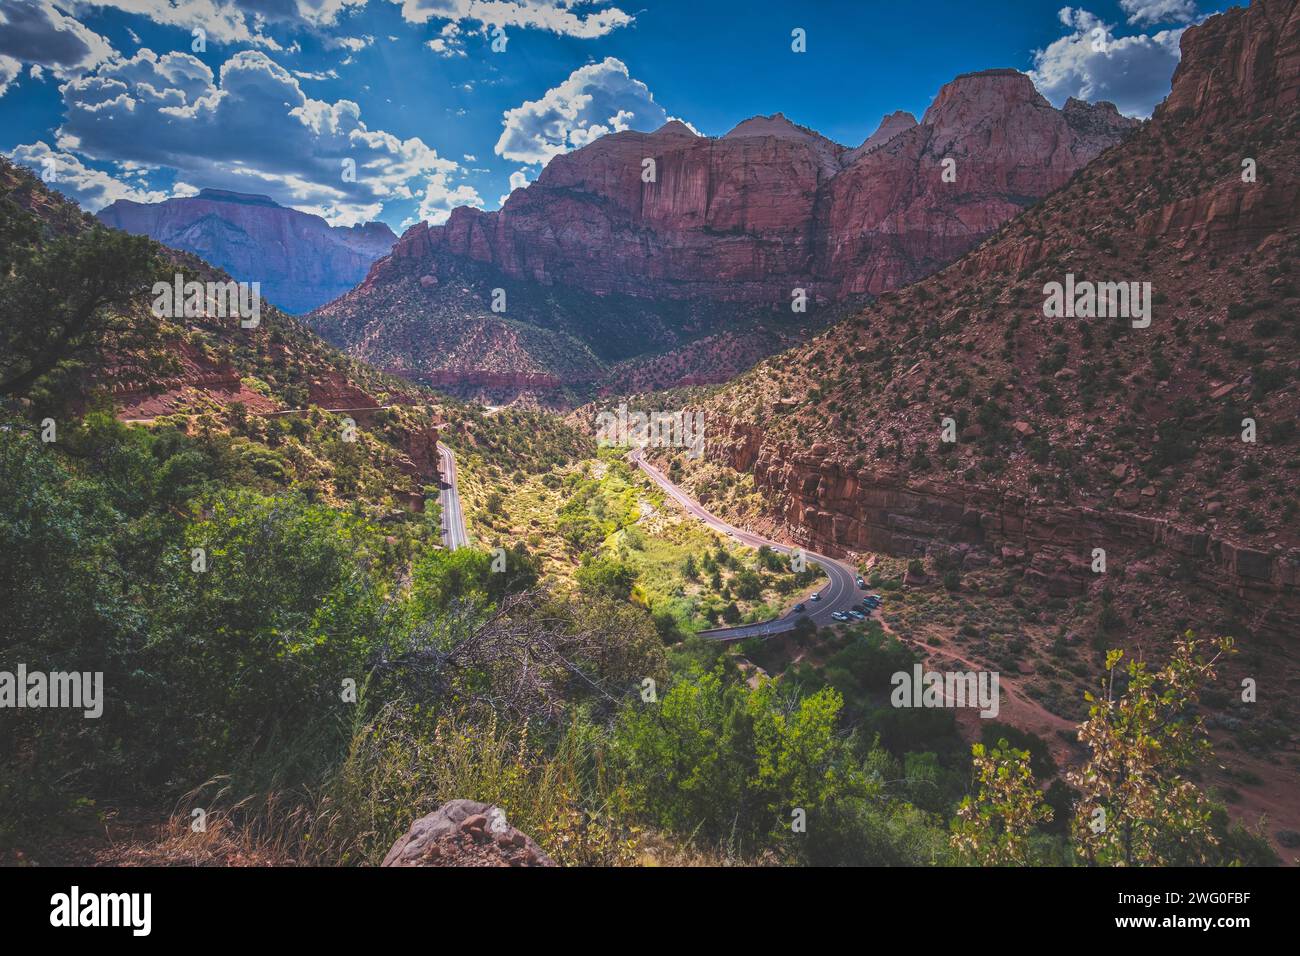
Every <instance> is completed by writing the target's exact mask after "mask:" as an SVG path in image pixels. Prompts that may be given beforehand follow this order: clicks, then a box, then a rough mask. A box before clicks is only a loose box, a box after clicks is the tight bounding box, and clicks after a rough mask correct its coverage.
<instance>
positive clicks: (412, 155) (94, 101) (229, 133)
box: [57, 49, 460, 225]
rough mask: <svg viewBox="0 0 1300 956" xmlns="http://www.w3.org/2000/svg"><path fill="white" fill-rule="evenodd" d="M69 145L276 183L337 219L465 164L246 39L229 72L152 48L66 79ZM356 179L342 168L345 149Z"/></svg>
mask: <svg viewBox="0 0 1300 956" xmlns="http://www.w3.org/2000/svg"><path fill="white" fill-rule="evenodd" d="M62 90H63V100H64V106H65V110H66V115H65V118H64V122H63V125H62V126H61V127H60V128H59V130H58V140H57V143H58V145H59V146H60V147H61V148H62V149H64V150H68V151H74V152H77V153H79V154H81V155H84V156H87V157H89V158H91V159H95V160H100V161H112V162H122V161H131V162H137V163H146V164H149V165H153V166H166V167H171V168H174V169H176V170H178V171H179V172H180V173H181V174H182V175H183V176H184V178H185V179H187V180H189V181H192V182H197V183H200V184H202V185H204V186H215V187H219V188H223V189H232V190H240V191H245V192H248V191H252V192H263V193H268V194H270V195H271V196H272V198H274V199H276V200H278V201H279V202H282V203H284V204H286V205H292V206H296V207H298V208H300V209H306V210H310V211H312V212H316V213H318V214H320V215H322V216H324V217H325V218H326V219H327V220H329V221H330V222H332V223H334V224H341V225H350V224H353V223H356V222H363V221H366V220H368V219H373V218H375V216H377V215H378V214H379V212H380V210H381V209H382V208H383V205H384V203H385V202H387V201H389V200H411V199H415V198H416V197H417V194H418V193H417V190H418V188H419V184H422V183H424V182H426V181H428V180H429V179H430V177H437V176H442V177H443V179H442V181H443V182H444V183H445V182H446V181H447V178H448V177H450V176H452V175H454V174H456V173H458V172H460V166H459V165H458V164H457V163H456V162H454V161H452V160H449V159H444V158H442V157H440V156H438V154H437V152H436V151H435V150H433V149H432V148H430V147H429V146H427V145H425V143H424V142H423V141H422V140H420V139H419V138H418V137H412V138H409V139H399V138H398V137H397V136H395V135H393V134H392V133H388V132H385V131H383V130H372V129H370V128H368V127H367V126H366V124H365V123H364V122H363V121H362V119H361V108H360V107H359V106H358V105H357V104H356V103H354V102H352V101H351V100H345V99H344V100H338V101H336V102H333V103H329V102H325V101H323V100H316V99H312V98H311V97H309V96H307V94H306V93H304V92H303V90H302V87H301V86H300V85H299V82H298V80H297V79H296V78H294V77H293V76H292V75H291V74H290V73H289V72H288V71H287V70H285V69H284V68H283V67H281V66H279V65H278V64H277V63H275V62H274V61H273V60H271V59H270V58H269V57H268V56H266V55H265V54H264V53H261V52H259V51H253V50H245V51H242V52H240V53H236V54H235V55H234V56H232V57H230V58H229V59H228V60H226V62H225V63H224V64H223V65H222V67H221V71H220V75H219V77H215V78H214V76H213V73H212V71H211V70H210V69H209V68H208V67H207V66H206V65H205V64H204V63H203V62H202V61H201V60H199V59H197V58H196V57H194V56H191V55H190V54H188V53H167V54H164V55H162V56H159V55H158V54H156V53H154V52H153V51H152V50H148V49H145V50H141V51H139V52H138V53H137V54H136V55H135V56H134V57H132V58H131V59H129V60H121V61H117V62H114V63H111V64H106V65H104V66H101V67H100V68H99V69H98V70H96V71H95V72H94V73H91V74H88V75H86V76H84V77H81V78H78V79H76V80H72V81H70V82H68V83H66V84H65V85H64V86H63V87H62ZM349 159H350V160H352V161H354V162H355V165H356V181H355V182H346V181H344V179H343V175H342V173H343V170H344V161H345V160H349Z"/></svg>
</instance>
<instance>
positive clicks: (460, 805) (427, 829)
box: [380, 800, 556, 866]
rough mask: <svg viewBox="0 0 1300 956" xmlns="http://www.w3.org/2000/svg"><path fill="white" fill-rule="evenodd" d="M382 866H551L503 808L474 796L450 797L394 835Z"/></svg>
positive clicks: (549, 861) (550, 860)
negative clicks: (477, 799)
mask: <svg viewBox="0 0 1300 956" xmlns="http://www.w3.org/2000/svg"><path fill="white" fill-rule="evenodd" d="M380 865H381V866H555V865H556V863H555V861H554V860H552V859H551V858H550V857H549V856H547V855H546V854H545V853H544V852H543V851H542V848H541V847H539V846H538V845H537V844H536V843H534V842H533V840H532V838H531V837H529V836H528V835H527V834H525V833H521V832H520V831H519V830H516V829H515V828H514V827H512V826H510V823H509V821H507V820H506V814H505V811H504V810H502V809H501V808H500V807H497V806H493V805H492V804H490V803H479V802H478V801H476V800H449V801H448V802H447V803H444V804H443V805H442V806H441V807H439V808H438V809H437V810H435V811H434V812H433V813H430V814H429V815H428V816H424V817H420V818H419V819H418V820H416V821H415V822H414V823H412V824H411V827H410V829H409V830H407V831H406V832H405V833H404V834H402V835H401V836H400V837H398V838H397V842H396V843H394V844H393V846H392V849H390V850H389V851H388V855H387V856H385V857H384V862H383V863H382V864H380Z"/></svg>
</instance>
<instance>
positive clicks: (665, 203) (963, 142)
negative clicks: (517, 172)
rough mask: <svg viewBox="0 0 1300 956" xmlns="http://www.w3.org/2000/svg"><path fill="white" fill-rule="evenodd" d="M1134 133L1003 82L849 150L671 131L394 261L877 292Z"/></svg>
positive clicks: (404, 250) (783, 126)
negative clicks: (457, 260) (440, 259)
mask: <svg viewBox="0 0 1300 956" xmlns="http://www.w3.org/2000/svg"><path fill="white" fill-rule="evenodd" d="M1137 125H1138V123H1137V121H1136V120H1131V119H1127V118H1125V117H1123V116H1120V115H1119V113H1118V112H1117V111H1116V110H1115V107H1114V106H1112V105H1110V104H1108V103H1098V104H1095V105H1089V104H1086V103H1082V102H1080V101H1078V100H1071V101H1070V102H1069V103H1067V104H1066V106H1065V107H1064V108H1063V109H1061V110H1057V109H1054V108H1053V107H1052V106H1051V105H1050V104H1049V103H1048V102H1047V101H1046V100H1045V99H1044V98H1043V97H1042V96H1041V95H1040V94H1039V93H1038V91H1037V90H1035V89H1034V86H1033V83H1032V82H1031V81H1030V79H1029V77H1027V76H1026V75H1025V74H1023V73H1020V72H1018V71H1016V70H986V71H983V72H980V73H970V74H966V75H963V76H959V77H957V78H956V79H954V80H953V81H952V82H951V83H948V84H947V85H945V86H944V87H943V89H942V90H941V91H940V93H939V95H938V97H937V98H936V99H935V101H934V104H933V105H932V106H931V107H930V109H929V110H927V111H926V113H925V116H924V117H923V118H922V120H921V122H920V123H917V122H916V121H915V120H914V119H913V118H912V117H911V116H910V115H909V114H906V113H895V114H893V115H891V116H887V117H885V118H884V119H883V120H882V122H881V124H880V128H879V129H878V130H877V131H876V133H874V134H873V135H872V136H871V137H870V138H868V140H867V141H866V142H865V143H863V144H862V145H861V146H859V147H858V148H856V149H846V148H845V147H843V146H840V145H838V144H836V143H833V142H831V141H830V140H828V139H826V138H825V137H823V136H821V135H819V134H818V133H816V132H814V131H812V130H809V129H806V128H804V127H801V126H798V125H796V124H794V123H792V122H791V121H790V120H788V119H786V118H785V117H784V116H782V115H781V114H779V113H778V114H775V115H773V116H769V117H755V118H753V119H749V120H746V121H745V122H743V123H741V124H740V125H739V126H737V127H736V128H735V129H733V130H732V131H731V132H729V133H727V134H726V135H725V136H722V137H719V138H716V139H714V138H709V137H704V136H699V135H696V134H695V133H694V132H692V131H691V130H690V129H689V128H687V127H686V126H685V125H684V124H682V123H680V122H676V121H673V122H670V123H668V124H666V125H665V126H663V127H661V128H660V129H658V130H656V131H655V132H653V133H639V132H632V131H626V132H620V133H614V134H612V135H608V136H603V137H601V138H600V139H598V140H597V141H595V142H594V143H591V144H590V145H588V146H585V147H583V148H582V149H578V150H575V151H573V152H572V153H568V154H565V155H562V156H557V157H555V158H554V159H553V160H551V162H550V163H548V164H547V166H546V168H545V169H544V170H542V173H541V175H540V176H538V178H537V180H536V182H533V183H531V184H529V185H528V186H527V187H526V188H522V189H517V190H515V191H514V192H513V193H512V194H511V196H510V197H509V199H508V200H507V201H506V203H505V205H504V206H503V207H502V209H501V210H500V211H498V212H484V211H482V210H479V209H472V208H466V207H462V208H458V209H455V210H453V212H452V214H451V217H450V218H449V219H448V221H447V222H446V223H445V224H444V225H441V226H429V225H427V224H425V223H420V224H418V225H416V226H413V227H412V228H411V229H409V230H408V231H407V232H406V233H405V234H404V235H403V236H402V238H401V240H399V242H398V244H397V246H396V247H395V248H394V250H393V258H394V259H399V260H400V259H408V258H416V259H421V260H423V259H428V258H431V257H432V256H433V255H434V254H435V253H438V252H444V253H450V254H452V255H455V256H460V257H465V258H468V259H472V260H474V261H478V262H483V263H488V264H491V265H493V266H495V267H496V268H498V269H499V270H500V271H501V272H502V273H503V274H504V275H506V276H507V277H510V278H513V279H528V280H533V281H536V282H540V283H543V284H548V285H551V284H564V285H571V286H575V287H580V288H583V289H585V290H588V291H591V292H595V293H597V294H600V293H609V292H621V293H626V294H630V295H638V296H644V297H648V298H660V299H663V298H667V299H679V298H689V297H700V298H706V299H714V300H718V301H741V302H754V303H760V302H761V303H766V304H770V303H772V302H774V301H788V300H789V297H790V294H791V290H792V289H793V288H796V287H799V288H805V289H807V290H809V292H810V293H811V294H813V295H816V296H820V297H824V298H829V299H835V298H841V297H843V296H845V295H848V294H875V293H879V292H881V291H884V290H887V289H892V288H897V287H898V286H901V285H905V284H907V283H908V282H911V281H913V280H915V279H917V278H919V277H921V276H923V275H927V274H929V273H930V272H933V271H934V270H935V269H936V268H937V267H938V266H940V265H942V264H945V263H947V262H950V261H951V260H953V259H955V258H956V257H957V256H959V255H961V254H962V253H963V252H965V251H966V250H968V249H970V248H971V247H973V246H974V245H976V244H977V243H978V242H980V241H981V240H982V239H984V238H985V237H986V236H988V235H989V234H990V233H991V232H993V231H994V230H995V229H996V228H997V227H998V226H999V225H1001V224H1002V223H1003V222H1005V221H1006V220H1007V219H1009V218H1011V217H1012V216H1014V215H1015V214H1016V213H1017V212H1019V211H1020V210H1021V209H1023V208H1025V207H1026V206H1028V205H1030V204H1031V203H1033V202H1034V201H1035V200H1037V199H1039V198H1041V197H1042V196H1044V195H1046V194H1047V193H1049V192H1051V191H1052V190H1054V189H1057V188H1059V187H1060V186H1062V185H1063V184H1064V183H1065V182H1067V181H1068V180H1069V178H1070V177H1071V176H1072V175H1073V174H1074V172H1075V171H1076V170H1078V169H1079V168H1081V167H1082V166H1084V165H1085V164H1086V163H1088V162H1089V161H1090V160H1092V159H1093V158H1094V157H1095V156H1097V155H1098V154H1099V153H1100V152H1102V151H1103V150H1104V149H1106V148H1107V147H1109V146H1112V145H1114V144H1115V143H1118V142H1120V141H1121V140H1122V139H1123V138H1124V137H1125V135H1126V134H1127V133H1128V132H1129V131H1130V130H1131V129H1132V128H1134V127H1135V126H1137ZM946 160H951V161H952V162H951V166H949V167H945V161H946ZM651 162H652V163H653V166H652V173H653V176H649V174H648V173H647V170H649V169H651V167H650V166H649V165H648V164H650V163H651ZM945 168H947V169H948V170H949V176H948V177H947V178H945V175H944V173H945ZM647 178H650V179H651V181H648V182H647V181H646V179H647ZM384 268H385V263H382V262H381V263H379V264H377V267H376V269H375V270H373V273H372V278H378V277H381V276H382V275H383V273H384Z"/></svg>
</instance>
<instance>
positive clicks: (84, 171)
mask: <svg viewBox="0 0 1300 956" xmlns="http://www.w3.org/2000/svg"><path fill="white" fill-rule="evenodd" d="M8 155H9V158H10V159H12V160H13V161H14V162H15V163H18V164H19V165H22V166H27V167H30V168H31V169H33V170H35V171H36V173H37V175H44V174H45V173H46V171H47V169H48V170H51V171H52V172H53V176H54V178H53V179H52V180H50V181H49V185H50V186H51V187H52V188H54V189H57V190H58V191H59V192H61V193H63V194H64V195H65V196H67V197H69V198H70V199H75V200H76V201H77V202H78V203H80V204H81V206H82V207H83V208H85V209H89V210H90V211H91V212H95V211H97V210H100V209H102V208H104V207H105V206H107V205H108V204H109V203H111V202H115V201H116V200H118V199H130V200H132V201H134V202H162V201H163V200H164V199H167V198H169V197H170V196H174V195H192V194H193V193H194V192H197V190H195V189H194V188H193V187H192V186H187V185H184V184H178V185H177V188H176V189H174V190H172V192H170V193H168V192H164V191H159V190H151V189H140V188H137V187H135V186H130V185H128V184H126V183H124V182H122V181H121V180H119V179H116V178H114V177H113V176H111V175H109V174H108V173H106V172H103V171H102V170H98V169H91V168H90V167H88V166H86V165H85V164H84V163H83V162H82V161H81V160H80V159H79V158H77V157H76V156H74V155H72V154H71V153H67V152H62V151H59V150H55V149H53V148H51V147H50V145H49V144H48V143H44V142H36V143H28V144H26V145H23V146H15V147H14V148H13V150H12V151H11V152H10V153H9V154H8ZM50 160H53V166H52V167H51V166H49V165H48V164H49V161H50ZM142 172H143V170H137V169H127V170H126V175H128V176H138V175H139V174H140V173H142Z"/></svg>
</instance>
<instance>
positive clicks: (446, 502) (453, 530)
mask: <svg viewBox="0 0 1300 956" xmlns="http://www.w3.org/2000/svg"><path fill="white" fill-rule="evenodd" d="M438 455H439V456H440V457H441V458H442V490H441V491H440V492H439V493H438V504H439V505H441V506H442V540H443V543H444V544H446V545H447V550H448V551H455V550H456V549H457V548H468V547H469V532H468V531H466V530H465V512H464V511H462V510H461V507H460V493H459V492H458V491H457V490H456V456H455V455H454V454H452V451H451V449H450V448H448V447H447V446H446V445H444V444H443V443H442V442H438Z"/></svg>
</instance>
